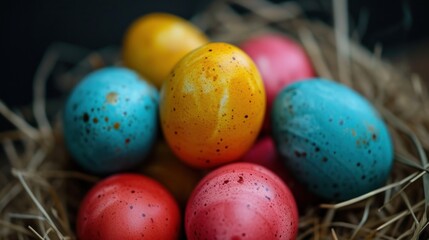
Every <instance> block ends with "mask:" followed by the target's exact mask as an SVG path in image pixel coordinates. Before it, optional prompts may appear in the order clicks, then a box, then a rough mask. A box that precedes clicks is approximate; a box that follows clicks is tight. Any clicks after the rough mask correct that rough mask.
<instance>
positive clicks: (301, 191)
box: [241, 136, 315, 209]
mask: <svg viewBox="0 0 429 240" xmlns="http://www.w3.org/2000/svg"><path fill="white" fill-rule="evenodd" d="M241 161H243V162H249V163H255V164H259V165H261V166H264V167H266V168H267V169H269V170H271V171H273V173H275V174H276V175H277V176H278V177H280V178H281V179H282V180H283V181H284V182H285V183H286V185H287V186H288V187H289V189H290V190H291V192H292V194H293V195H294V197H295V199H296V200H297V203H298V207H299V208H300V209H304V208H305V207H306V206H307V205H308V204H310V203H312V202H313V201H314V200H315V197H314V196H312V195H311V194H310V192H309V191H308V190H307V188H306V187H305V186H303V185H302V184H300V183H299V182H297V181H296V180H295V178H294V177H293V176H292V175H291V174H290V173H289V171H288V170H287V169H286V167H285V165H284V164H283V162H282V159H281V157H280V155H279V154H278V152H277V149H276V147H275V144H274V140H273V139H272V138H271V137H269V136H265V137H263V138H261V139H259V140H258V141H257V142H256V143H255V144H254V145H253V147H252V148H251V149H250V150H249V151H248V152H247V153H246V154H245V155H244V156H243V157H242V158H241Z"/></svg>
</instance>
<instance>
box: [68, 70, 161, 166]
mask: <svg viewBox="0 0 429 240" xmlns="http://www.w3.org/2000/svg"><path fill="white" fill-rule="evenodd" d="M158 101H159V95H158V92H157V91H156V89H155V88H154V87H153V86H151V85H149V84H148V83H146V82H145V81H144V80H142V79H140V77H139V76H138V75H137V74H136V73H135V72H133V71H131V70H128V69H125V68H118V67H109V68H104V69H101V70H98V71H95V72H93V73H91V74H89V75H88V76H86V77H85V78H84V79H83V80H82V81H81V82H80V83H79V84H78V85H77V86H76V87H75V89H74V90H73V91H72V93H71V94H70V96H69V98H68V100H67V102H66V105H65V109H64V115H63V129H64V138H65V143H66V146H67V148H68V150H69V151H70V153H71V155H72V156H73V158H74V159H75V160H76V161H77V162H78V164H80V165H81V166H82V167H83V168H85V169H86V170H88V171H91V172H94V173H111V172H115V171H120V170H124V169H128V168H130V167H132V166H134V165H136V164H137V163H139V162H141V161H142V160H144V158H145V157H146V155H147V154H148V153H149V151H150V149H151V147H152V145H153V143H154V141H155V138H156V135H157V127H158Z"/></svg>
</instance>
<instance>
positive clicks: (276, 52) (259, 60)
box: [240, 35, 315, 130]
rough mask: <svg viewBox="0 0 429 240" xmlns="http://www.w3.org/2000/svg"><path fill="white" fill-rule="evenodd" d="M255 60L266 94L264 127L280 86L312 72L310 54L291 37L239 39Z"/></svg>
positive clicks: (243, 47) (269, 36) (301, 78)
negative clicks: (243, 40) (242, 40)
mask: <svg viewBox="0 0 429 240" xmlns="http://www.w3.org/2000/svg"><path fill="white" fill-rule="evenodd" d="M240 47H241V49H243V50H244V52H246V53H247V54H248V55H249V56H250V57H251V58H252V60H253V61H254V62H255V63H256V66H257V67H258V70H259V72H260V73H261V76H262V80H263V81H264V86H265V91H266V95H267V114H266V118H265V124H264V127H265V130H267V124H268V125H269V119H270V116H269V115H270V114H269V113H270V112H271V105H272V103H273V101H274V98H275V97H276V96H277V94H278V93H279V92H280V90H281V89H282V88H284V87H285V86H286V85H289V84H291V83H293V82H297V81H300V80H303V79H306V78H311V77H314V76H315V71H314V69H313V66H312V63H311V61H310V58H309V57H308V56H307V54H306V52H305V50H304V49H303V48H302V47H301V46H300V45H299V44H298V43H296V42H295V41H293V40H291V39H290V38H287V37H286V36H281V35H261V36H257V37H254V38H250V39H248V40H247V41H245V42H243V43H241V45H240Z"/></svg>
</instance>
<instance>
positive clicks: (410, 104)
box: [0, 0, 429, 239]
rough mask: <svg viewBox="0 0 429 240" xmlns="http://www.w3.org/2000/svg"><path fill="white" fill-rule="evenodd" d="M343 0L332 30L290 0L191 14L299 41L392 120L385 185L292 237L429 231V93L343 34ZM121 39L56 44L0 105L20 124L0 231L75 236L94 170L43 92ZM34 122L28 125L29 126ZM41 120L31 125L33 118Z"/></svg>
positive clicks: (234, 39) (313, 215) (236, 38)
mask: <svg viewBox="0 0 429 240" xmlns="http://www.w3.org/2000/svg"><path fill="white" fill-rule="evenodd" d="M342 2H343V1H334V3H335V8H334V9H335V11H334V16H335V29H333V28H332V27H329V26H327V25H326V24H324V23H322V22H319V21H310V20H308V18H305V17H304V16H303V12H302V9H301V8H300V7H299V6H298V5H296V4H295V3H293V2H287V3H281V4H273V3H271V2H268V1H265V0H247V1H244V0H227V1H216V2H215V3H214V4H212V5H211V6H210V7H209V8H208V9H207V10H205V11H204V12H202V13H201V14H199V15H197V16H195V18H194V19H193V20H194V22H195V23H196V24H197V25H199V26H200V27H201V28H202V29H204V30H205V31H206V33H207V34H208V35H209V36H210V37H211V39H212V40H213V41H224V42H231V43H239V42H241V41H242V40H244V39H246V38H248V37H250V36H252V35H258V34H262V33H278V34H286V35H288V36H289V37H292V38H295V39H296V40H297V41H298V42H300V43H301V44H302V45H303V46H304V48H305V49H306V51H307V53H308V54H309V56H310V58H311V60H312V62H313V65H314V67H315V69H316V71H317V74H318V75H319V76H320V77H324V78H328V79H333V80H336V81H339V82H342V83H344V84H346V85H348V86H350V87H352V88H354V89H355V90H357V91H358V92H360V93H361V94H362V95H363V96H365V97H366V98H367V99H368V100H370V101H371V102H372V103H373V105H374V106H375V107H376V108H377V109H378V110H379V112H380V113H381V115H382V116H383V118H384V119H385V121H386V123H387V124H388V126H389V130H390V133H391V136H392V138H393V142H394V147H395V163H394V168H393V170H392V173H391V175H390V178H389V180H388V182H387V183H386V185H385V186H383V187H381V188H379V189H376V190H374V191H372V192H369V193H367V194H365V195H362V196H359V197H357V198H354V199H351V200H348V201H345V202H340V203H336V204H313V205H310V206H307V207H306V208H305V209H303V210H302V211H301V214H300V215H301V216H300V223H299V235H298V239H427V238H428V237H429V227H427V226H428V225H429V222H428V219H427V216H428V215H427V209H428V203H429V175H428V174H427V171H428V167H429V165H428V160H427V156H426V154H427V152H428V150H429V133H428V128H429V100H428V96H427V93H428V91H427V89H426V87H425V86H424V84H423V82H422V81H421V79H420V78H419V77H418V76H417V75H415V74H410V73H405V72H400V71H398V69H395V68H394V67H393V66H391V65H389V64H388V63H386V62H384V61H382V60H381V59H380V52H378V53H377V51H376V53H375V54H373V53H371V52H369V51H368V50H365V49H364V48H362V47H361V46H359V44H357V43H355V42H353V41H351V40H350V39H349V38H348V37H347V31H348V30H347V26H346V25H345V24H343V23H344V22H346V21H347V19H345V18H346V14H344V13H345V11H342V9H344V5H342ZM117 53H118V51H117V48H114V47H113V48H105V49H101V50H98V51H90V50H87V49H83V48H80V47H76V46H72V45H67V44H54V45H53V46H52V47H51V48H49V49H48V50H47V51H46V54H45V56H44V58H43V60H42V62H41V64H40V66H39V68H38V71H37V73H36V76H35V79H34V102H33V105H32V106H30V107H28V108H22V109H20V111H15V112H14V111H11V110H10V109H9V108H8V107H7V106H6V105H5V104H4V103H3V102H2V101H0V114H1V115H3V116H4V117H5V118H7V119H8V120H10V122H12V123H13V124H14V126H15V127H16V130H11V131H7V132H3V133H0V141H1V145H2V148H3V150H4V151H3V154H2V155H0V157H1V161H0V164H1V165H0V171H1V172H2V173H3V174H0V182H1V185H2V188H1V189H0V238H1V239H26V238H39V239H45V238H46V239H74V238H75V233H74V229H75V226H74V222H75V217H76V212H77V209H78V206H79V202H80V201H81V199H82V197H83V196H84V194H85V192H86V191H87V190H88V188H89V187H90V186H92V184H93V183H95V182H96V181H97V180H99V177H96V176H92V175H88V174H87V173H85V172H83V171H80V170H79V168H78V167H77V166H76V165H75V164H74V163H73V161H70V157H69V156H68V154H67V151H66V150H65V147H64V144H63V141H62V132H61V126H60V124H61V122H60V121H59V117H58V116H59V109H60V108H61V106H62V104H63V100H64V99H50V100H46V99H45V86H46V82H47V81H48V79H49V80H50V81H54V82H55V83H57V86H58V88H59V89H62V90H63V91H64V92H65V93H66V92H68V91H70V90H71V89H72V87H73V86H74V84H76V83H77V82H78V81H79V80H80V79H81V78H82V77H83V76H84V75H85V74H87V73H88V72H90V71H92V70H94V69H96V68H99V67H103V66H108V65H113V64H117V63H118V59H119V58H118V55H117ZM30 123H31V125H30ZM34 126H37V127H34Z"/></svg>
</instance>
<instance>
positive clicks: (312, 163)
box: [272, 79, 393, 201]
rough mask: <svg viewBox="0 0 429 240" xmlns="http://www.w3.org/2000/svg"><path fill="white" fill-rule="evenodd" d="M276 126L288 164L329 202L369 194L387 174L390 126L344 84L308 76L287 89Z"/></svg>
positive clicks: (274, 116) (277, 139)
mask: <svg viewBox="0 0 429 240" xmlns="http://www.w3.org/2000/svg"><path fill="white" fill-rule="evenodd" d="M272 126H273V137H274V140H275V142H276V146H277V149H278V151H279V153H280V154H281V156H282V157H284V161H285V164H286V166H287V167H288V168H289V169H290V171H291V172H292V174H293V175H295V177H296V178H297V179H298V180H299V181H300V182H302V183H303V184H304V185H306V186H307V187H308V189H309V190H310V191H311V192H313V193H315V194H316V195H318V196H319V197H322V198H324V199H326V200H333V201H341V200H347V199H350V198H353V197H357V196H359V195H362V194H365V193H367V192H369V191H371V190H374V189H375V188H378V187H381V186H383V185H384V184H385V182H386V180H387V178H388V176H389V173H390V170H391V167H392V163H393V147H392V142H391V139H390V136H389V133H388V130H387V127H386V125H385V124H384V122H383V120H382V119H381V118H380V116H379V114H378V113H377V112H376V110H375V109H374V108H373V107H372V105H371V104H370V103H369V102H368V101H367V100H366V99H365V98H363V97H362V96H360V95H359V94H358V93H356V92H355V91H353V90H352V89H350V88H348V87H346V86H344V85H342V84H339V83H336V82H333V81H329V80H323V79H310V80H308V81H302V82H298V83H295V84H292V85H289V86H288V87H286V88H284V89H283V90H282V91H281V92H280V93H279V94H278V96H277V97H276V99H275V102H274V106H273V110H272Z"/></svg>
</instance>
